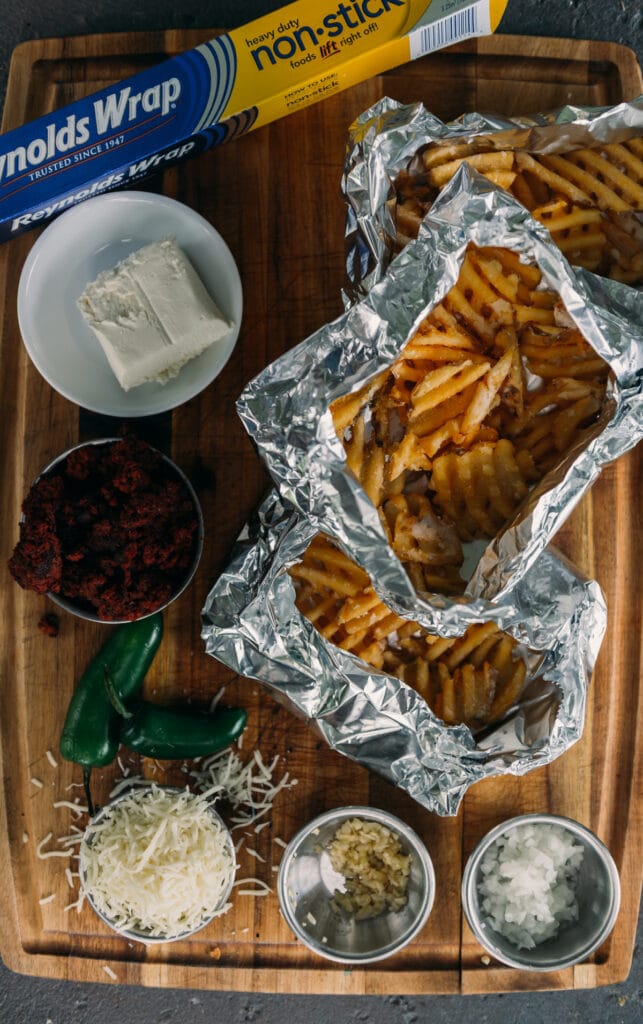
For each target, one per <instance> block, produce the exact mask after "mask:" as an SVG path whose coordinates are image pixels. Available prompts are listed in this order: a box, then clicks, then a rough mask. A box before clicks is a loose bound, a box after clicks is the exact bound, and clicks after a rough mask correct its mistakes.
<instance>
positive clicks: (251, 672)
mask: <svg viewBox="0 0 643 1024" xmlns="http://www.w3.org/2000/svg"><path fill="white" fill-rule="evenodd" d="M316 532H317V527H316V525H315V524H314V523H313V522H311V521H310V520H306V519H303V518H301V517H300V516H298V515H297V514H296V513H294V512H293V510H292V508H290V506H288V505H287V504H285V503H284V502H282V500H281V499H280V497H279V496H278V494H277V492H273V493H272V494H270V495H269V496H268V498H267V499H266V500H265V501H264V503H263V505H262V506H261V508H260V509H259V511H258V513H257V515H256V517H255V518H254V519H253V521H252V522H251V523H249V524H248V526H247V527H246V528H245V529H244V531H243V532H242V535H241V536H240V538H239V541H238V544H237V546H236V549H235V551H234V552H233V555H232V558H231V561H230V563H229V565H228V566H227V568H226V570H225V571H224V573H223V574H222V575H221V576H220V578H219V579H218V580H217V581H216V583H215V584H214V586H213V588H212V590H211V591H210V593H209V595H208V597H207V600H206V602H205V606H204V608H203V613H202V637H203V640H204V642H205V647H206V651H207V652H208V654H210V655H212V656H213V657H215V658H217V659H218V660H219V661H221V662H223V663H224V664H225V665H227V666H228V667H229V668H231V669H233V670H234V671H235V672H238V673H240V674H241V675H243V676H246V677H249V678H252V679H258V680H260V681H261V682H262V683H263V684H264V685H265V686H266V687H267V688H268V689H269V690H270V691H271V692H272V694H273V695H274V697H275V698H276V699H277V700H278V701H280V702H281V703H282V704H284V705H285V706H287V707H288V708H289V709H290V710H291V711H293V712H294V713H295V714H298V715H300V716H302V717H303V718H305V719H307V720H308V721H309V722H310V724H311V726H312V727H313V728H314V729H316V730H317V732H318V733H319V734H320V735H321V736H322V737H323V738H324V740H325V741H326V742H327V743H328V745H329V746H330V747H331V748H332V749H333V750H336V751H338V752H339V753H341V754H344V755H345V756H346V757H348V758H350V759H351V760H353V761H355V762H357V763H358V764H360V765H363V766H364V767H366V768H368V769H370V770H372V771H374V772H376V773H377V774H379V775H381V776H382V777H383V778H385V779H387V780H388V781H389V782H391V783H392V784H393V785H395V786H399V787H400V788H401V789H403V790H405V791H406V792H408V793H409V794H410V795H411V796H412V797H413V798H414V799H415V800H417V801H418V803H420V804H421V805H423V806H424V807H427V808H428V809H429V810H431V811H433V812H435V813H437V814H440V815H454V814H456V813H457V811H458V807H459V804H460V802H461V800H462V798H463V796H464V794H465V793H466V791H467V789H468V787H469V786H471V785H472V784H473V783H475V782H477V781H479V780H480V779H485V778H490V777H493V776H500V775H506V774H511V775H523V774H525V773H526V772H528V771H530V770H531V769H533V768H537V767H540V766H542V765H544V764H547V763H549V762H551V761H553V760H554V759H555V758H557V757H559V756H560V755H561V754H563V753H564V752H565V751H566V750H567V749H568V748H569V747H570V746H571V745H572V744H573V743H574V742H575V741H576V740H577V739H578V738H579V737H580V735H581V733H582V730H583V724H584V718H585V704H586V697H587V687H588V684H589V680H590V677H591V673H592V669H593V666H594V663H595V661H596V657H597V655H598V651H599V648H600V645H601V642H602V639H603V635H604V632H605V625H606V610H605V603H604V599H603V596H602V594H601V591H600V588H599V586H598V584H597V583H595V582H593V581H588V580H585V579H582V578H581V577H580V576H579V575H578V574H577V573H576V572H575V571H574V570H573V568H572V567H571V566H570V565H569V564H568V563H566V562H565V561H564V560H563V559H562V558H560V557H557V556H556V555H555V554H554V553H553V552H551V551H549V550H547V551H545V552H544V553H543V554H542V556H541V557H540V558H539V559H538V561H537V563H536V564H535V565H534V566H533V567H532V569H531V570H530V572H529V574H528V576H527V577H525V578H524V579H523V580H522V581H521V582H520V583H519V584H518V586H517V587H516V588H515V590H514V593H513V604H511V605H509V604H507V605H505V606H504V607H502V608H500V607H497V608H496V609H495V613H494V616H493V618H494V620H495V621H496V622H497V623H498V625H499V626H500V627H501V628H502V629H504V630H505V631H506V632H508V633H511V634H512V635H513V636H514V637H515V638H516V639H517V640H518V641H519V643H520V644H521V645H522V646H521V653H522V656H523V657H524V659H525V661H526V664H527V681H526V686H525V689H524V691H523V694H522V696H521V699H520V702H519V704H518V705H517V706H516V707H515V708H513V709H512V710H511V711H510V712H509V713H508V714H507V716H506V717H505V719H504V720H503V721H501V722H500V723H499V724H497V725H496V726H493V727H489V728H488V729H487V730H486V731H485V732H484V733H481V734H477V735H476V736H475V737H474V735H473V734H472V733H471V731H470V730H469V728H468V727H467V726H465V725H458V726H446V725H445V724H444V723H443V722H442V721H440V720H439V719H438V718H436V716H435V715H434V714H433V713H432V711H431V710H430V709H429V706H428V705H427V704H426V702H425V700H424V698H423V697H421V696H420V694H419V693H417V692H416V691H415V690H413V689H412V688H411V687H410V686H407V685H406V684H405V683H403V682H402V681H401V680H400V679H397V678H396V677H394V676H391V675H387V674H386V673H384V672H380V671H376V670H375V669H372V668H371V667H370V666H369V665H367V664H366V662H364V661H362V660H361V659H360V658H358V657H356V656H355V655H352V654H350V653H348V652H346V651H344V650H342V649H340V648H339V647H336V646H334V645H333V644H330V643H328V642H327V641H326V640H325V639H324V638H323V637H322V636H321V634H320V633H318V632H317V630H316V629H315V628H314V626H313V625H312V624H311V622H310V621H309V620H308V619H307V618H305V617H304V616H303V615H302V614H301V613H300V612H299V611H298V609H297V607H296V605H295V587H294V584H293V580H292V578H291V577H290V575H289V574H288V572H287V570H288V568H289V566H291V565H293V564H294V563H296V562H297V561H299V560H300V558H301V556H302V555H303V553H304V551H305V549H306V547H307V546H308V544H309V542H310V541H311V539H312V538H313V536H314V535H315V534H316ZM466 624H467V623H466V622H465V623H463V624H462V625H461V627H460V632H462V631H464V629H465V628H466Z"/></svg>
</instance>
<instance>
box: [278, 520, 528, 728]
mask: <svg viewBox="0 0 643 1024" xmlns="http://www.w3.org/2000/svg"><path fill="white" fill-rule="evenodd" d="M289 572H290V575H291V577H292V578H293V580H294V581H295V589H296V604H297V607H298V609H299V610H300V611H301V612H302V614H303V615H305V616H306V618H308V619H309V620H310V621H311V622H312V624H313V625H314V627H315V629H317V630H318V631H319V632H320V633H321V635H322V636H323V637H324V638H325V639H326V640H328V641H329V642H330V643H332V644H334V645H335V646H337V647H339V648H341V649H342V650H345V651H349V652H350V653H352V654H354V655H356V656H357V657H359V658H361V659H362V661H365V662H367V663H368V664H369V665H371V666H372V667H373V668H376V669H380V670H381V669H383V670H385V671H386V672H388V673H390V674H391V675H394V676H397V677H398V678H399V679H401V680H403V682H405V683H407V684H408V685H409V686H412V687H413V688H414V689H415V690H417V691H418V693H419V694H420V695H421V696H422V697H424V699H425V700H426V702H427V704H428V705H429V706H430V707H431V709H432V710H433V711H434V712H435V714H436V715H437V716H438V717H439V718H441V719H442V720H443V721H444V722H446V724H447V725H457V724H459V723H464V724H466V725H468V726H469V727H470V728H471V729H472V730H474V731H475V730H478V729H481V728H485V727H486V726H488V725H489V724H491V723H492V722H495V721H498V720H499V719H500V718H501V717H503V716H504V715H505V714H506V713H507V712H508V711H509V709H510V708H511V707H512V706H513V705H514V704H515V703H516V702H517V700H518V699H519V697H520V693H521V691H522V689H523V686H524V684H525V681H526V677H527V669H526V665H525V662H524V660H523V659H522V658H521V657H520V656H519V655H518V645H517V643H516V641H515V640H514V639H513V638H512V637H510V636H509V635H508V634H507V633H504V632H503V631H502V630H500V629H499V628H498V626H497V625H496V624H495V623H494V622H482V623H477V624H475V625H473V626H470V627H469V628H468V629H467V630H466V631H465V632H464V633H463V635H462V636H461V637H457V638H455V639H454V638H450V637H438V636H435V635H433V634H431V633H429V632H428V631H427V630H425V629H424V628H423V627H422V626H420V625H419V624H418V623H417V622H412V621H409V620H407V619H403V618H401V617H400V616H398V615H396V614H395V613H393V612H391V611H390V609H388V608H387V607H386V605H385V604H384V603H383V602H382V601H381V600H380V599H379V598H378V596H377V594H376V593H375V591H374V589H373V587H372V585H371V582H370V580H369V578H368V576H367V574H366V573H365V572H363V570H361V569H360V568H359V567H358V566H357V565H356V564H355V563H354V562H353V561H352V560H351V559H350V558H349V557H348V556H347V555H345V554H344V553H343V552H342V551H341V550H340V549H339V548H338V547H337V546H336V545H335V544H334V543H333V542H332V541H331V540H330V539H329V538H327V537H325V536H324V535H323V534H318V535H317V536H316V537H315V538H314V539H313V540H312V541H311V543H310V544H309V546H308V548H307V550H306V552H305V553H304V556H303V558H302V559H301V561H300V562H298V563H297V564H295V565H293V566H292V567H291V569H290V570H289Z"/></svg>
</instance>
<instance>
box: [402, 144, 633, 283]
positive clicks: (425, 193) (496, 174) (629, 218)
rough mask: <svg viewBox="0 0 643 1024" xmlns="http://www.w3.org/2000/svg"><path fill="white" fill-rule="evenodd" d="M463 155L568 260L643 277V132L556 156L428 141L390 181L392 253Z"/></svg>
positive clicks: (627, 278)
mask: <svg viewBox="0 0 643 1024" xmlns="http://www.w3.org/2000/svg"><path fill="white" fill-rule="evenodd" d="M482 144H483V143H482V142H481V143H480V145H482ZM463 161H466V163H468V164H469V165H470V166H471V167H473V168H475V169H476V170H477V171H478V172H479V173H480V174H483V175H485V177H487V178H489V180H490V181H493V182H495V183H496V184H497V185H500V187H502V188H505V189H506V190H507V191H509V192H511V193H512V194H513V195H514V197H515V198H516V199H518V200H519V202H521V203H522V204H523V206H525V207H526V208H527V209H528V210H529V211H530V212H531V213H532V214H533V216H534V217H535V218H536V220H538V221H540V222H541V223H542V224H543V225H544V226H545V227H546V228H547V229H548V230H549V232H550V233H551V236H552V239H553V241H554V242H555V243H556V245H557V246H558V247H559V248H560V249H561V251H562V252H563V253H564V254H565V256H566V257H567V259H569V261H570V262H571V263H572V264H574V265H575V266H580V267H584V268H585V269H586V270H592V271H594V272H595V273H598V274H601V275H603V276H604V277H611V278H614V279H615V280H619V281H624V282H626V283H628V284H634V285H636V284H641V283H643V226H642V225H641V221H640V219H637V218H636V216H635V214H636V213H637V212H639V213H640V212H641V211H643V140H642V139H641V138H631V139H629V140H626V141H624V142H621V143H610V144H608V145H603V146H597V147H596V148H591V149H590V148H584V149H577V150H573V151H571V152H568V153H559V154H531V153H527V152H524V151H522V150H516V151H513V150H498V151H494V152H476V149H475V145H474V144H472V143H467V144H458V143H447V144H441V143H434V144H432V145H430V146H428V147H427V148H426V149H424V150H423V151H422V152H421V154H420V164H421V169H420V171H419V172H418V173H416V174H415V175H413V174H410V173H408V172H404V174H402V175H400V176H399V178H398V180H397V181H396V182H395V199H394V200H392V201H391V202H390V203H389V210H390V212H391V216H392V217H393V220H394V222H395V224H396V232H397V237H396V249H397V250H398V251H399V249H401V248H403V247H404V246H405V245H406V244H408V242H409V241H411V240H412V239H413V238H415V237H416V236H417V233H418V230H419V226H420V223H421V221H422V219H423V218H424V217H425V216H426V214H427V212H428V211H429V209H430V208H431V205H432V203H433V201H434V200H435V198H436V197H437V195H438V193H439V191H440V190H441V189H442V188H443V187H444V186H445V185H446V184H447V183H448V182H449V181H450V180H451V178H452V177H453V175H454V174H455V172H456V171H457V169H458V168H459V167H460V164H461V163H462V162H463Z"/></svg>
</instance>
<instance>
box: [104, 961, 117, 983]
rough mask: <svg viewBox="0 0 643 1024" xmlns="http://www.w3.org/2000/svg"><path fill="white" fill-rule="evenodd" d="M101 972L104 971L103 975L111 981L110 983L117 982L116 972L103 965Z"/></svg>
mask: <svg viewBox="0 0 643 1024" xmlns="http://www.w3.org/2000/svg"><path fill="white" fill-rule="evenodd" d="M103 970H104V971H105V974H106V975H107V976H108V977H109V978H111V979H112V981H118V974H117V973H116V971H113V970H112V969H111V967H110V966H109V965H108V964H103Z"/></svg>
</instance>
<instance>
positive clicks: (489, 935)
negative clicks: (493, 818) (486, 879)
mask: <svg viewBox="0 0 643 1024" xmlns="http://www.w3.org/2000/svg"><path fill="white" fill-rule="evenodd" d="M527 824H535V825H539V824H542V825H558V826H560V827H562V828H564V829H565V830H566V831H567V832H568V833H569V834H570V837H571V838H572V839H573V840H575V841H576V842H577V843H580V844H581V845H582V847H583V850H584V853H583V859H582V863H581V865H580V868H579V873H578V879H577V882H576V899H577V902H578V919H577V920H576V921H572V922H564V923H562V924H561V925H560V929H559V931H558V933H557V934H556V935H554V936H552V937H551V938H549V939H546V940H545V941H543V942H541V943H539V944H538V945H536V946H535V947H534V948H533V949H521V948H519V947H518V946H517V945H516V944H514V943H513V942H512V941H511V940H510V939H508V938H507V937H506V936H504V935H502V934H501V933H500V932H498V931H497V930H496V929H495V928H493V927H492V925H491V923H490V921H489V918H488V916H487V915H486V914H485V911H484V910H483V908H482V906H481V901H480V895H479V891H478V886H479V884H480V882H481V880H482V877H483V876H482V872H481V862H482V859H483V857H484V855H485V854H486V852H487V851H488V850H489V849H490V847H491V846H493V844H494V843H495V842H496V840H497V839H499V838H500V836H502V835H505V834H507V833H509V832H511V831H512V830H514V829H516V828H517V827H519V826H520V825H527ZM620 898H621V887H620V882H619V877H618V872H617V870H616V865H615V864H614V861H613V859H612V856H611V854H610V852H609V850H608V849H607V847H606V846H605V845H604V844H603V843H602V842H601V841H600V839H598V838H597V837H596V836H595V835H594V833H593V832H590V830H589V829H587V828H585V827H584V826H583V825H580V824H579V823H578V822H577V821H572V820H571V819H570V818H565V817H561V816H560V815H556V814H521V815H519V816H518V817H516V818H510V819H509V820H508V821H505V822H503V823H502V824H501V825H498V826H497V827H496V828H494V829H492V830H491V831H490V832H489V833H487V835H486V836H484V838H483V839H482V840H481V841H480V842H479V843H478V845H477V846H476V848H475V849H474V851H473V853H472V854H471V856H470V858H469V860H468V861H467V864H466V866H465V869H464V874H463V876H462V904H463V909H464V912H465V915H466V918H467V921H468V922H469V927H470V928H471V931H472V932H473V933H474V935H475V937H476V939H477V940H478V942H479V943H480V945H481V946H484V948H485V949H486V950H487V952H488V953H490V954H491V956H493V957H495V959H496V960H499V961H500V962H501V963H503V964H507V965H508V966H509V967H517V968H520V969H522V970H525V971H558V970H562V969H563V968H565V967H571V966H572V965H573V964H577V963H580V962H581V961H583V960H586V959H587V957H589V956H590V954H591V953H593V952H594V950H595V949H597V948H598V947H599V946H600V945H601V943H602V942H604V941H605V939H606V938H607V936H608V935H609V934H610V932H611V930H612V928H613V927H614V923H615V921H616V917H617V915H618V909H619V905H620Z"/></svg>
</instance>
